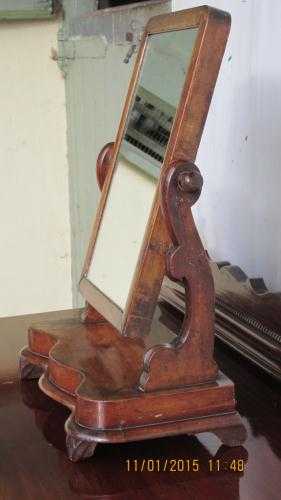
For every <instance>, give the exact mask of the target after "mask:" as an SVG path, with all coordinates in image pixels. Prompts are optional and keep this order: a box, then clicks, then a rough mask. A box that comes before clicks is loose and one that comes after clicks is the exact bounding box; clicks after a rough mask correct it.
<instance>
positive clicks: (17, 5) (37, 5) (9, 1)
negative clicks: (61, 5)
mask: <svg viewBox="0 0 281 500" xmlns="http://www.w3.org/2000/svg"><path fill="white" fill-rule="evenodd" d="M52 15H53V1H52V0H0V21H3V20H6V21H16V20H27V19H42V18H48V17H50V16H52Z"/></svg>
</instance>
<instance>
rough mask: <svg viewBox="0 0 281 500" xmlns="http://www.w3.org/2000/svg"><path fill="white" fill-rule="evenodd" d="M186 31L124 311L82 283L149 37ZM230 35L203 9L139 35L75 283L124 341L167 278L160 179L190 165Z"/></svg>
mask: <svg viewBox="0 0 281 500" xmlns="http://www.w3.org/2000/svg"><path fill="white" fill-rule="evenodd" d="M187 28H198V34H197V38H196V42H195V45H194V47H193V53H192V58H191V62H190V64H189V68H188V71H187V75H186V79H185V83H184V86H183V91H182V95H181V99H180V102H179V105H178V108H177V112H176V115H175V118H174V122H173V127H172V130H171V135H170V139H169V142H168V145H167V149H166V154H165V157H164V161H163V165H162V168H161V174H160V179H159V182H158V186H157V190H156V195H155V200H154V204H153V207H152V210H151V214H150V218H149V221H148V224H147V228H146V233H145V237H144V241H143V245H142V248H141V251H140V255H139V260H138V264H137V267H136V270H135V274H134V278H133V282H132V284H131V287H130V291H129V295H128V299H127V303H126V307H125V310H124V311H123V310H122V309H120V308H119V307H118V306H117V305H116V304H114V303H113V302H112V301H111V300H110V298H109V297H107V296H106V295H104V294H103V293H102V292H101V291H100V290H99V289H98V288H97V287H95V286H94V285H93V284H92V283H91V282H90V281H89V280H88V279H87V275H88V270H89V267H90V264H91V260H92V256H93V251H94V246H95V243H96V239H97V235H98V231H99V227H100V224H101V220H102V216H103V211H104V209H105V205H106V201H107V196H108V193H109V189H110V185H111V181H112V178H113V174H114V171H115V168H116V166H117V161H116V160H117V156H118V152H119V148H120V144H121V141H122V139H123V135H124V131H125V127H126V123H127V117H128V113H129V111H130V109H131V105H132V102H133V98H134V95H135V90H136V87H137V84H138V79H139V75H140V70H141V68H142V63H143V59H144V56H145V52H146V46H147V41H148V37H149V36H150V35H154V34H159V33H164V32H168V31H173V30H180V29H187ZM229 29H230V15H229V14H228V13H226V12H223V11H220V10H217V9H213V8H210V7H207V6H203V7H197V8H194V9H190V10H184V11H179V12H176V13H174V14H173V15H172V16H171V14H165V15H160V16H156V17H154V18H152V19H151V20H150V21H149V22H148V24H147V26H146V29H145V32H144V34H143V38H142V42H141V46H140V50H139V53H138V56H137V60H136V63H135V67H134V71H133V75H132V78H131V82H130V85H129V89H128V94H127V98H126V102H125V106H124V110H123V113H122V117H121V121H120V125H119V130H118V133H117V138H116V142H115V144H114V148H113V151H112V155H111V159H110V169H109V173H108V175H107V176H106V179H105V183H104V187H103V191H102V195H101V200H100V204H99V207H98V211H97V215H96V218H95V222H94V226H93V229H92V234H91V238H90V242H89V246H88V251H87V254H86V259H85V263H84V267H83V270H82V275H81V280H80V283H79V288H80V291H81V293H82V295H83V296H84V298H85V299H86V301H87V302H88V303H90V304H91V305H92V307H94V308H95V309H96V310H97V311H98V313H100V314H102V316H104V317H105V318H106V319H107V320H108V321H109V322H110V323H111V324H112V325H113V326H114V327H116V328H117V329H118V330H119V331H121V332H122V334H123V335H129V336H139V335H143V334H144V333H145V332H146V331H147V330H149V327H150V325H151V321H152V317H153V313H154V310H155V306H156V303H157V300H158V297H159V293H160V289H161V284H162V281H163V278H164V275H165V272H166V254H167V251H168V248H169V246H170V244H171V240H170V236H169V233H168V230H167V227H166V224H165V222H164V218H163V214H162V210H161V199H160V197H161V196H160V184H161V178H162V177H163V175H166V174H167V171H168V170H169V169H171V168H173V167H174V166H175V165H177V164H179V163H181V164H182V163H183V162H192V161H194V160H195V157H196V153H197V149H198V146H199V143H200V140H201V136H202V131H203V127H204V124H205V120H206V117H207V113H208V109H209V105H210V101H211V97H212V94H213V90H214V86H215V83H216V79H217V75H218V71H219V68H220V64H221V60H222V57H223V54H224V50H225V45H226V41H227V37H228V33H229ZM210 47H211V50H210Z"/></svg>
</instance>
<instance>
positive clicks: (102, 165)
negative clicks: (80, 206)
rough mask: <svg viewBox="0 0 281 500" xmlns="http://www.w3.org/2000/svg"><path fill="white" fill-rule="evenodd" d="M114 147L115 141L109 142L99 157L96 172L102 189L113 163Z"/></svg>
mask: <svg viewBox="0 0 281 500" xmlns="http://www.w3.org/2000/svg"><path fill="white" fill-rule="evenodd" d="M113 148H114V142H108V143H107V144H105V146H104V147H103V148H102V150H101V151H100V153H99V155H98V158H97V164H96V173H97V180H98V185H99V188H100V190H102V188H103V185H104V182H105V179H106V176H107V174H108V170H109V168H110V165H111V160H112V153H113Z"/></svg>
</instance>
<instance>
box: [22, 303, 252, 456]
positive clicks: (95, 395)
mask: <svg viewBox="0 0 281 500" xmlns="http://www.w3.org/2000/svg"><path fill="white" fill-rule="evenodd" d="M148 345H149V340H148V339H146V340H144V339H131V338H124V337H122V336H121V335H120V333H119V332H118V331H117V330H115V329H114V328H113V327H112V326H111V325H110V324H109V323H107V322H105V321H101V322H99V321H98V322H96V323H90V324H87V323H84V322H83V321H81V319H80V317H79V315H77V312H75V311H74V312H73V313H70V314H69V317H68V318H67V319H64V320H63V321H58V322H54V323H48V324H41V325H40V324H38V325H36V326H33V327H30V329H29V345H28V347H27V348H25V349H23V350H22V352H21V357H20V375H21V378H23V379H24V378H38V377H40V380H39V387H40V388H41V389H42V391H43V392H44V393H46V394H47V395H48V396H49V397H50V398H52V399H54V400H56V401H58V402H59V403H61V404H63V405H65V406H66V407H68V408H69V409H70V410H71V416H70V417H69V419H68V420H67V421H66V424H65V430H66V436H67V437H66V443H67V450H68V456H69V458H70V459H71V460H73V461H78V460H80V459H82V458H86V457H89V456H91V455H92V454H93V453H94V450H95V447H96V445H97V443H114V442H127V441H138V440H143V439H150V438H156V437H163V436H170V435H176V434H196V433H200V432H206V431H212V432H214V433H215V434H216V435H217V436H218V437H219V438H220V439H221V441H222V442H223V444H225V445H228V446H238V445H240V444H242V443H243V442H244V440H245V437H246V434H245V429H244V427H243V425H242V424H241V420H240V417H239V415H238V413H237V412H236V411H235V399H234V388H233V383H232V382H231V381H230V380H229V379H228V378H227V377H226V376H225V375H223V374H222V373H219V376H218V379H217V381H216V382H212V383H205V384H198V385H196V386H195V385H192V386H186V387H179V388H176V389H166V390H158V391H149V392H143V391H141V390H139V389H138V381H139V379H140V374H141V373H142V369H143V353H144V351H145V350H146V349H147V348H148Z"/></svg>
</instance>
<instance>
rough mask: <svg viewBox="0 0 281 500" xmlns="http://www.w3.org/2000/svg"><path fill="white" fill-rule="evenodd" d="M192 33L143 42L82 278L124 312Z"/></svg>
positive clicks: (194, 32)
mask: <svg viewBox="0 0 281 500" xmlns="http://www.w3.org/2000/svg"><path fill="white" fill-rule="evenodd" d="M197 31H198V30H197V28H190V29H185V30H179V31H170V32H166V33H161V34H157V35H150V36H149V37H148V41H147V46H146V52H145V56H144V62H143V66H142V69H141V72H140V77H139V81H138V85H137V86H136V91H135V95H134V98H133V99H132V105H131V109H130V111H129V113H128V118H127V123H126V127H125V133H124V137H123V140H122V143H121V146H120V150H119V154H118V157H117V164H116V167H115V171H114V174H113V178H112V181H111V186H110V190H109V193H108V197H107V201H106V206H105V209H104V212H103V216H102V221H101V224H100V228H99V232H98V235H97V239H96V243H95V247H94V251H93V256H92V261H91V264H90V267H89V271H88V275H87V279H88V280H89V281H90V282H91V283H92V284H93V285H94V286H95V287H96V288H98V289H99V290H100V291H101V292H102V293H103V294H105V295H106V296H107V297H108V298H109V299H110V300H111V301H112V302H114V303H115V304H116V305H117V306H118V307H119V308H120V309H122V310H124V308H125V305H126V301H127V298H128V294H129V290H130V286H131V283H132V279H133V275H134V271H135V268H136V265H137V261H138V256H139V253H140V249H141V245H142V241H143V238H144V234H145V229H146V225H147V222H148V219H149V214H150V211H151V208H152V205H153V200H154V195H155V191H156V186H157V180H158V178H159V173H160V168H161V165H162V163H163V159H164V155H165V151H166V147H167V144H168V141H169V137H170V131H171V127H172V124H173V120H174V117H175V113H176V109H177V106H178V104H179V100H180V96H181V92H182V89H183V85H184V81H185V77H186V73H187V70H188V66H189V63H190V61H191V56H192V50H193V47H194V43H195V40H196V36H197Z"/></svg>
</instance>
